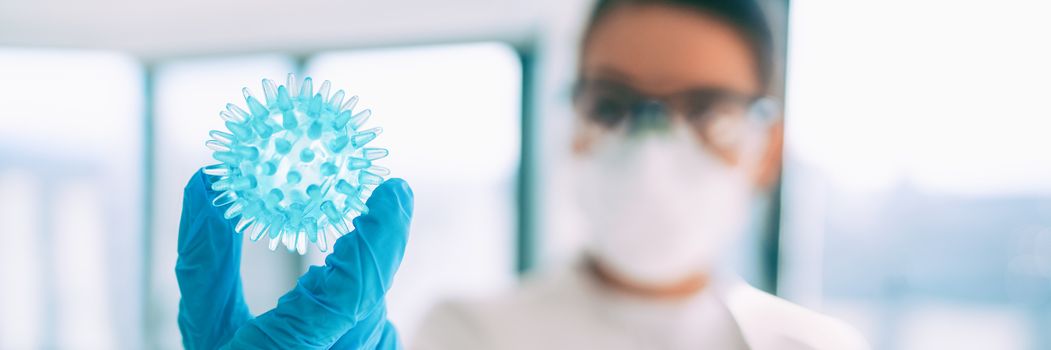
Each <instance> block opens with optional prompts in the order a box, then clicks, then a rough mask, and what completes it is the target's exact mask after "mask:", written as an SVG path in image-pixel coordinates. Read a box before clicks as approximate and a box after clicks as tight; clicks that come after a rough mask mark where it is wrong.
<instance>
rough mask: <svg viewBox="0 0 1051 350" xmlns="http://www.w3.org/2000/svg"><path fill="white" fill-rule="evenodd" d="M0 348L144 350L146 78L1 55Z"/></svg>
mask: <svg viewBox="0 0 1051 350" xmlns="http://www.w3.org/2000/svg"><path fill="white" fill-rule="evenodd" d="M0 77H3V84H0V96H3V98H0V110H3V112H2V113H0V125H3V127H0V193H2V195H0V198H2V199H0V213H2V214H0V222H2V223H3V225H4V231H3V233H2V235H3V237H4V241H5V243H6V244H7V245H8V246H6V247H5V248H7V249H6V250H5V253H3V254H0V256H3V257H2V258H0V286H2V288H0V348H4V349H8V348H14V349H25V348H99V349H103V348H108V349H114V348H120V349H131V348H139V347H141V345H142V330H143V328H142V323H143V320H142V291H143V288H142V287H143V281H142V275H143V271H142V270H141V269H142V266H143V264H142V261H143V250H142V247H143V240H142V222H141V218H142V211H141V210H142V207H143V205H142V174H143V172H142V167H143V165H142V164H143V163H142V149H143V142H142V136H141V135H142V130H143V123H142V103H141V101H142V72H141V68H140V65H139V64H138V63H137V62H135V61H134V60H132V59H130V58H129V57H126V56H124V55H118V54H112V53H106V52H91V51H74V50H69V51H66V50H37V49H14V48H9V49H0Z"/></svg>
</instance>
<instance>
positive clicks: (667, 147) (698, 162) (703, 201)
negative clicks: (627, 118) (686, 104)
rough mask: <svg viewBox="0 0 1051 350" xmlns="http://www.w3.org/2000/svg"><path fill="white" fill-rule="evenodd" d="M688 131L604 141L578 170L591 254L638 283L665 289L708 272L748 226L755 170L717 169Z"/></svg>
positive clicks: (719, 165) (614, 137) (717, 163)
mask: <svg viewBox="0 0 1051 350" xmlns="http://www.w3.org/2000/svg"><path fill="white" fill-rule="evenodd" d="M684 129H685V128H681V127H679V128H672V132H669V133H665V134H661V135H645V136H642V137H641V138H628V137H626V136H622V135H606V136H605V137H604V138H603V139H601V140H598V141H599V142H598V144H596V145H595V146H596V147H595V148H594V152H593V153H592V154H590V155H587V156H585V157H586V159H581V161H580V163H579V165H580V169H579V170H580V172H579V175H580V177H579V179H578V180H579V184H578V189H579V190H580V193H579V195H580V199H581V204H582V206H583V208H582V209H583V212H584V215H586V216H587V218H586V219H587V220H588V221H589V222H588V224H590V225H591V229H592V230H591V233H592V236H591V239H590V242H589V243H590V244H589V246H588V248H589V251H590V253H591V254H592V256H593V257H594V258H596V259H598V261H599V262H600V264H602V266H603V267H605V268H608V269H612V270H613V271H612V272H614V273H615V274H617V275H618V276H621V277H623V278H628V279H630V280H632V281H633V282H636V283H643V284H648V285H666V284H671V283H675V282H678V281H681V280H683V279H685V278H687V277H689V276H690V275H692V274H695V273H698V272H702V273H703V272H707V271H708V270H709V269H710V268H711V265H712V264H714V263H715V262H716V261H718V260H719V258H720V257H721V255H722V254H723V253H724V252H726V251H727V250H728V249H729V248H730V247H731V246H732V245H733V243H734V242H735V241H736V239H737V238H738V237H739V236H741V234H742V233H743V230H744V228H745V226H746V224H747V220H748V213H749V203H750V199H751V194H752V188H751V186H750V184H749V177H748V173H747V172H746V170H745V169H749V168H750V167H747V166H740V167H731V166H729V165H727V164H726V163H725V162H722V161H720V160H719V159H717V158H715V156H713V155H712V154H710V152H708V151H707V150H705V149H703V146H702V145H701V144H700V142H699V141H698V140H697V139H696V138H695V137H694V136H693V135H692V133H691V132H689V131H686V130H684ZM676 130H678V131H676ZM753 149H754V148H753ZM749 151H750V150H749ZM745 163H754V162H745Z"/></svg>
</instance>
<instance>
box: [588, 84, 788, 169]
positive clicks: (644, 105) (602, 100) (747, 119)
mask: <svg viewBox="0 0 1051 350" xmlns="http://www.w3.org/2000/svg"><path fill="white" fill-rule="evenodd" d="M573 104H574V106H575V108H576V109H577V112H578V113H580V115H581V116H583V117H584V118H585V119H586V120H587V121H589V122H591V123H594V124H596V125H598V126H600V127H602V128H605V129H608V130H625V131H626V132H627V133H628V134H629V135H639V134H643V133H647V132H667V131H668V130H670V128H671V127H672V126H673V125H675V124H679V123H681V124H684V125H687V126H688V127H690V128H691V129H692V130H693V131H694V132H695V133H696V135H698V136H699V138H700V140H701V141H702V142H703V143H704V144H705V145H706V146H708V147H711V148H712V149H713V150H714V151H716V152H719V153H727V152H729V153H736V152H737V146H738V144H739V143H740V140H741V139H743V138H744V137H745V136H746V133H747V132H749V131H750V130H749V129H750V128H753V127H755V126H764V125H769V124H770V122H771V121H773V120H774V119H775V118H777V114H778V107H777V104H776V103H775V102H774V100H773V99H771V98H768V97H765V96H763V95H745V94H740V93H736V92H733V91H729V90H726V89H719V88H706V87H702V88H693V89H687V90H684V91H680V92H676V93H672V94H667V95H662V96H653V95H647V94H643V93H641V92H639V91H637V90H635V89H634V88H632V87H630V86H628V85H626V84H623V83H619V82H615V81H608V80H581V81H580V82H578V83H577V85H576V86H575V88H574V91H573Z"/></svg>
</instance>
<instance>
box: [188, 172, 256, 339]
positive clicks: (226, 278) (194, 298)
mask: <svg viewBox="0 0 1051 350" xmlns="http://www.w3.org/2000/svg"><path fill="white" fill-rule="evenodd" d="M212 181H213V180H211V179H210V176H208V175H205V174H204V173H203V172H201V171H200V170H198V171H197V173H195V174H194V175H193V177H192V178H190V182H189V183H188V184H186V188H185V189H184V191H183V206H182V218H181V219H180V221H179V243H178V250H179V257H178V259H177V260H176V262H175V277H176V279H177V280H178V282H179V291H180V292H181V293H182V298H181V300H179V330H180V331H181V332H182V338H183V347H185V348H187V349H214V348H216V347H218V346H219V345H221V344H225V343H226V342H227V341H229V339H230V338H231V337H232V336H233V335H234V333H235V332H236V331H237V329H238V328H240V327H241V326H242V325H244V324H245V323H246V322H248V320H249V319H251V318H252V316H251V313H249V311H248V306H247V305H246V304H245V302H244V295H243V292H242V287H241V274H240V270H241V236H240V235H236V234H234V229H233V224H232V223H231V222H230V220H227V219H225V218H224V217H223V211H222V209H220V208H215V207H214V206H213V205H212V199H214V198H215V196H216V195H217V193H216V192H215V191H212V189H211V187H210V185H211V182H212Z"/></svg>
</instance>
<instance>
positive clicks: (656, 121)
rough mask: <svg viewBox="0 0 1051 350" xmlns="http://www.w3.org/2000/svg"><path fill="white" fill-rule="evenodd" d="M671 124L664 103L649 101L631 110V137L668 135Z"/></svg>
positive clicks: (629, 128)
mask: <svg viewBox="0 0 1051 350" xmlns="http://www.w3.org/2000/svg"><path fill="white" fill-rule="evenodd" d="M670 124H671V122H670V121H669V118H668V108H667V107H665V106H664V103H661V102H660V101H655V100H648V101H644V102H642V103H639V104H638V105H635V106H634V107H633V108H632V110H631V118H630V125H629V127H628V130H629V132H628V133H629V135H631V136H633V137H639V136H641V135H642V134H644V133H647V132H655V133H667V132H668V130H669V128H670Z"/></svg>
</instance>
